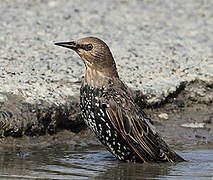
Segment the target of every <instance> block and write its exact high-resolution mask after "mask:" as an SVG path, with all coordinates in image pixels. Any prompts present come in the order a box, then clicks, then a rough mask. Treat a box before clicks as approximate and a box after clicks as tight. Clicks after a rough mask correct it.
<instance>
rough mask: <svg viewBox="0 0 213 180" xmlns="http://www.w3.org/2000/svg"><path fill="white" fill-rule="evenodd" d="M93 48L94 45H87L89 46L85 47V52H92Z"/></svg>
mask: <svg viewBox="0 0 213 180" xmlns="http://www.w3.org/2000/svg"><path fill="white" fill-rule="evenodd" d="M92 48H93V45H92V44H87V45H86V46H85V50H86V51H90V50H92Z"/></svg>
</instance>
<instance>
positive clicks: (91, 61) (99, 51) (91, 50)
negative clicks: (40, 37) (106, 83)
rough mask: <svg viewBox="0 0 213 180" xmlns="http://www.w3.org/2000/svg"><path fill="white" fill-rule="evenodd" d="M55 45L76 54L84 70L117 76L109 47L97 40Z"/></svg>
mask: <svg viewBox="0 0 213 180" xmlns="http://www.w3.org/2000/svg"><path fill="white" fill-rule="evenodd" d="M55 45H58V46H62V47H66V48H69V49H72V50H74V51H75V52H77V53H78V55H79V56H80V57H81V58H82V59H83V61H84V64H85V66H86V68H93V69H95V70H97V71H99V72H102V73H104V74H107V75H108V74H109V75H112V76H118V74H117V70H116V65H115V61H114V59H113V56H112V53H111V52H110V49H109V47H108V46H107V44H106V43H105V42H103V41H102V40H100V39H98V38H95V37H86V38H82V39H79V40H77V41H70V42H59V43H55Z"/></svg>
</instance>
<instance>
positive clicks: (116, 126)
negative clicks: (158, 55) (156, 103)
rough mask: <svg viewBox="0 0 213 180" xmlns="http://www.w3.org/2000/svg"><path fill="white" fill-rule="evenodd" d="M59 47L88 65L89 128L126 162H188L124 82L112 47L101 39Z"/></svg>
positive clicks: (84, 90)
mask: <svg viewBox="0 0 213 180" xmlns="http://www.w3.org/2000/svg"><path fill="white" fill-rule="evenodd" d="M55 45H58V46H61V47H65V48H69V49H71V50H74V51H75V52H76V53H77V54H78V55H79V56H80V58H81V59H82V60H83V63H84V65H85V74H84V79H83V81H82V85H81V88H80V109H81V115H82V118H83V119H84V121H85V123H86V125H87V126H88V127H89V128H90V129H91V130H92V132H93V133H94V134H95V136H96V137H97V138H98V140H99V141H100V142H101V143H102V144H103V145H104V146H105V147H106V149H107V150H108V151H109V152H111V153H112V154H113V155H114V156H115V157H116V159H118V160H120V161H123V162H133V163H145V162H150V163H152V162H154V163H160V162H171V163H176V162H182V161H185V160H184V159H183V158H182V157H181V156H180V155H178V154H177V153H176V152H175V151H173V150H172V149H171V148H170V147H169V146H168V145H167V143H166V142H165V141H164V140H163V138H162V137H161V136H160V134H159V133H158V132H157V131H156V129H155V127H154V126H153V125H152V124H151V123H150V118H148V116H147V114H146V113H145V112H144V110H142V108H140V107H139V106H138V105H137V104H136V103H135V102H134V98H133V94H132V91H131V90H130V89H129V88H128V87H127V86H126V85H125V84H124V83H123V82H122V81H121V79H120V77H119V74H118V71H117V68H116V63H115V60H114V58H113V55H112V53H111V51H110V49H109V47H108V45H107V44H106V43H105V42H104V41H103V40H101V39H99V38H97V37H85V38H81V39H79V40H77V41H68V42H57V43H55Z"/></svg>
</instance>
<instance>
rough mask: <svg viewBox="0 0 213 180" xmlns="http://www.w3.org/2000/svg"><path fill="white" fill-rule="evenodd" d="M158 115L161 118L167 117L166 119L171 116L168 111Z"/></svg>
mask: <svg viewBox="0 0 213 180" xmlns="http://www.w3.org/2000/svg"><path fill="white" fill-rule="evenodd" d="M158 117H159V118H161V119H166V120H167V119H169V116H168V114H167V113H161V114H159V115H158Z"/></svg>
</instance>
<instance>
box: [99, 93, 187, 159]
mask: <svg viewBox="0 0 213 180" xmlns="http://www.w3.org/2000/svg"><path fill="white" fill-rule="evenodd" d="M108 97H110V98H108V99H107V100H106V98H104V99H103V100H104V101H105V102H102V103H103V104H104V103H105V104H107V106H106V112H107V115H108V117H109V118H110V121H111V123H112V124H113V126H114V128H115V129H116V130H117V131H118V132H119V133H120V134H121V135H122V137H123V138H124V139H125V140H126V141H127V142H128V143H129V145H130V146H131V147H132V148H133V149H134V151H135V152H136V153H137V155H138V156H139V157H140V158H141V159H142V160H143V161H146V162H162V161H170V162H177V161H183V159H182V158H181V157H180V156H179V155H177V154H176V153H175V152H174V151H172V150H171V149H170V148H169V147H168V146H167V144H166V143H165V142H164V141H163V140H162V138H161V137H160V136H159V134H158V133H157V132H155V130H154V129H153V127H152V125H151V124H150V123H149V120H148V118H147V117H146V116H145V113H144V112H141V111H140V110H139V107H138V106H137V105H136V104H135V103H134V102H133V100H132V99H131V98H130V97H128V96H126V94H118V93H117V94H116V95H115V94H111V95H110V96H108Z"/></svg>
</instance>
